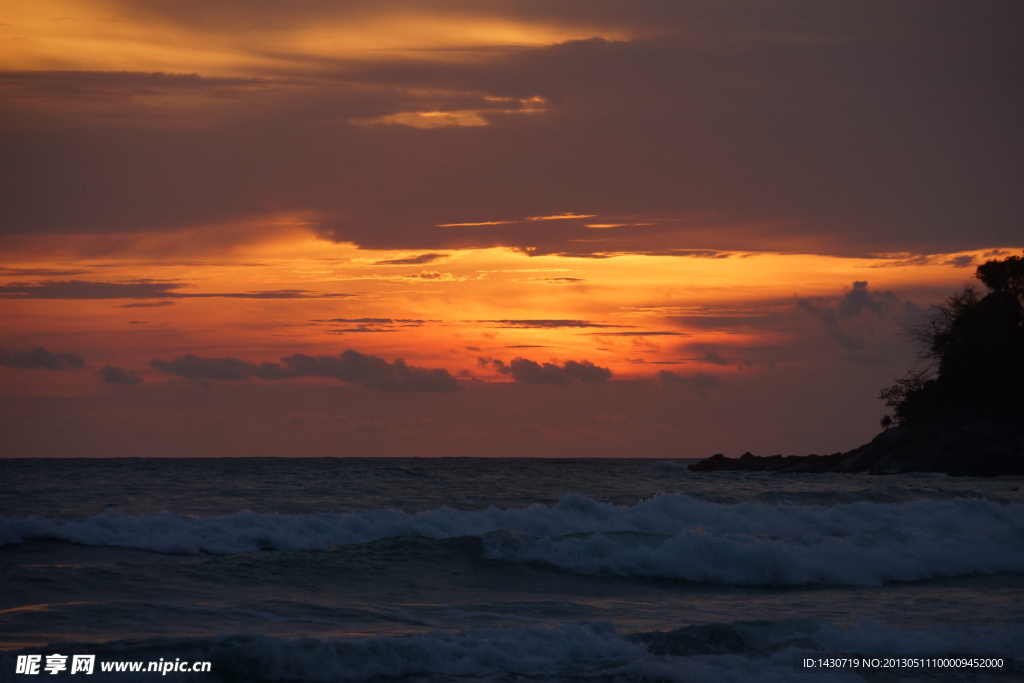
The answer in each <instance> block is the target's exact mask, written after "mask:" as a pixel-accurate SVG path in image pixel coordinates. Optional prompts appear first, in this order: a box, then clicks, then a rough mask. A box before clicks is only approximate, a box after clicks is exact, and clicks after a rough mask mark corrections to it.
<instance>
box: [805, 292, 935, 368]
mask: <svg viewBox="0 0 1024 683" xmlns="http://www.w3.org/2000/svg"><path fill="white" fill-rule="evenodd" d="M796 303H797V306H798V307H799V308H800V309H801V310H803V311H805V312H807V313H809V314H810V315H812V316H813V317H815V318H817V319H818V320H819V321H820V322H821V324H822V325H823V326H824V328H825V330H826V331H827V332H828V334H829V337H831V339H832V340H833V341H834V342H835V343H837V344H838V345H839V346H841V347H842V348H844V349H846V350H847V351H849V352H850V358H851V359H852V360H855V361H857V362H863V363H879V362H883V361H885V359H886V358H887V357H888V355H889V354H890V346H891V339H892V338H893V337H894V336H895V333H896V331H897V329H898V328H899V327H900V326H901V325H902V324H903V322H904V321H905V320H907V319H908V317H913V316H916V315H919V314H920V313H921V308H920V307H919V306H917V305H916V304H914V302H912V301H910V300H903V299H900V298H899V297H898V296H896V294H894V293H893V292H892V291H890V290H872V289H870V288H869V287H868V283H867V282H865V281H860V280H858V281H856V282H854V283H853V285H852V286H851V288H850V289H849V290H847V291H846V292H845V293H844V294H843V295H842V296H841V297H838V298H826V299H804V298H801V297H797V298H796Z"/></svg>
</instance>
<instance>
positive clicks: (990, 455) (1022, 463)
mask: <svg viewBox="0 0 1024 683" xmlns="http://www.w3.org/2000/svg"><path fill="white" fill-rule="evenodd" d="M689 469H690V470H693V471H695V472H717V471H740V472H787V473H800V472H812V473H823V472H850V473H855V472H863V473H867V474H904V473H908V472H935V473H942V474H948V475H951V476H970V477H989V476H999V475H1009V474H1024V416H1011V415H1003V416H983V415H977V414H971V413H969V412H963V413H960V414H956V415H943V416H935V417H933V418H931V419H927V420H923V421H921V422H920V423H918V424H916V425H914V426H911V427H893V428H891V429H887V430H885V431H883V432H882V433H880V434H879V435H878V436H876V437H875V438H874V439H872V440H871V441H870V442H869V443H866V444H864V445H863V446H859V447H858V448H854V449H853V450H850V451H846V452H842V453H832V454H829V455H771V456H760V457H759V456H755V455H752V454H750V453H744V454H743V455H742V456H740V457H739V458H727V457H725V456H724V455H723V454H721V453H718V454H716V455H713V456H712V457H710V458H705V459H704V460H701V461H700V462H697V463H694V464H691V465H690V466H689Z"/></svg>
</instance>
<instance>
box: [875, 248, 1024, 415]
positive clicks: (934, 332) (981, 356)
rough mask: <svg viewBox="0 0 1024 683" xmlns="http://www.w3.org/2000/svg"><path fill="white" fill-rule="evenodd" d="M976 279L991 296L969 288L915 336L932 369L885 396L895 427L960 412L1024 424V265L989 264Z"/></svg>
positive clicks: (1017, 260)
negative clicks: (1007, 418)
mask: <svg viewBox="0 0 1024 683" xmlns="http://www.w3.org/2000/svg"><path fill="white" fill-rule="evenodd" d="M976 277H977V278H978V279H979V280H981V282H982V283H983V284H984V285H985V286H986V287H988V288H989V290H991V291H990V292H989V293H988V294H985V295H982V294H981V293H980V292H979V291H978V290H977V289H975V288H974V287H967V288H965V289H963V290H962V291H960V292H958V293H957V294H954V295H953V296H951V297H949V298H948V299H946V302H945V303H944V304H943V305H941V306H936V307H935V311H934V315H933V317H932V318H931V320H930V321H929V322H927V323H926V324H924V325H923V326H921V327H919V328H917V329H914V330H912V331H911V333H912V336H914V337H915V338H916V339H917V340H918V341H919V342H921V343H922V345H923V346H924V348H925V357H926V359H927V360H928V361H929V365H928V367H927V369H925V370H920V371H916V372H911V373H910V374H909V375H908V376H907V377H906V378H904V379H900V380H896V383H895V384H893V385H891V386H889V387H886V388H885V389H883V390H882V391H881V393H880V395H879V398H880V399H881V400H883V401H884V402H885V404H886V406H888V407H889V408H891V409H892V411H893V418H894V421H895V423H896V424H898V425H913V424H914V423H916V422H918V421H920V420H923V419H925V418H928V417H929V416H932V415H935V414H937V413H940V412H942V411H945V410H955V409H968V410H984V411H986V412H989V413H998V414H1006V415H1011V416H1012V415H1016V416H1018V417H1017V419H1024V418H1021V417H1019V416H1020V415H1022V414H1024V413H1022V411H1024V259H1021V257H1019V256H1011V257H1009V258H1006V259H1003V260H996V261H988V262H987V263H985V264H984V265H981V266H978V270H977V272H976Z"/></svg>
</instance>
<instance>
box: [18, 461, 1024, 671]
mask: <svg viewBox="0 0 1024 683" xmlns="http://www.w3.org/2000/svg"><path fill="white" fill-rule="evenodd" d="M685 464H686V462H685V461H654V460H644V459H616V460H607V459H600V460H598V459H559V460H553V459H487V458H446V459H427V458H394V459H363V458H331V459H305V458H276V459H275V458H230V459H229V458H224V459H145V458H139V459H109V460H93V459H88V460H87V459H61V460H41V459H15V460H0V482H2V485H0V577H2V579H0V585H2V586H3V591H2V592H0V650H2V652H0V681H38V680H47V681H50V680H53V681H57V680H61V681H64V680H67V681H77V680H86V681H108V680H109V681H121V682H124V683H126V682H128V681H157V680H159V681H197V682H205V683H214V682H219V681H245V682H266V683H270V682H289V683H298V682H319V681H323V682H328V681H374V682H381V681H460V682H478V681H516V682H526V681H716V682H717V681H789V680H797V681H807V682H808V683H809V682H811V681H862V680H866V681H903V680H923V679H927V680H950V681H961V680H962V681H977V680H1020V677H1021V676H1022V673H1021V671H1022V668H1021V665H1022V664H1024V611H1022V608H1024V493H1022V492H1021V490H1020V488H1021V484H1022V483H1024V482H1022V479H1024V477H995V478H985V479H980V478H950V477H945V476H931V475H895V476H870V475H839V474H836V475H830V474H824V475H823V474H805V475H780V474H775V473H737V472H717V473H693V472H689V471H688V470H687V469H686V467H685ZM76 656H77V657H79V658H83V657H84V658H83V659H81V662H79V661H78V660H77V659H75V658H76ZM89 656H91V657H92V659H91V660H88V657H89ZM62 657H63V658H64V659H61V658H62ZM998 660H1005V661H1004V663H1003V665H1002V667H1000V666H998ZM73 661H74V662H75V664H74V666H81V667H85V666H89V667H91V668H92V673H86V672H85V670H84V669H83V670H78V671H74V672H72V671H73V669H72V662H73ZM133 662H135V663H139V665H140V666H144V667H145V666H148V665H149V664H148V663H150V662H155V663H156V664H157V669H158V671H150V672H147V671H146V670H145V669H143V671H142V672H135V673H133V672H131V671H130V666H133V664H132V663H133ZM197 663H200V664H202V665H203V666H201V667H198V668H197V669H196V670H191V669H190V668H189V667H192V666H194V665H195V664H197ZM33 665H34V666H35V667H36V668H35V669H34V670H35V671H36V672H35V673H32V672H31V671H33V669H32V667H33ZM47 666H49V669H47V668H46V667H47ZM115 666H121V667H122V669H123V670H120V671H118V670H107V669H112V667H115ZM104 667H106V669H105V668H104ZM207 669H208V670H207ZM50 671H52V673H51V672H50ZM19 672H20V673H19Z"/></svg>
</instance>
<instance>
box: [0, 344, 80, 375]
mask: <svg viewBox="0 0 1024 683" xmlns="http://www.w3.org/2000/svg"><path fill="white" fill-rule="evenodd" d="M0 367H5V368H18V369H21V370H75V369H78V368H81V367H85V362H84V361H83V360H82V359H81V358H79V357H78V356H75V355H73V354H70V353H55V352H53V351H47V350H46V349H44V348H43V347H41V346H36V347H34V348H32V349H28V350H25V351H8V350H6V349H0Z"/></svg>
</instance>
